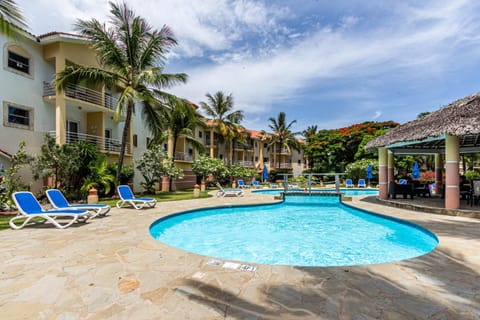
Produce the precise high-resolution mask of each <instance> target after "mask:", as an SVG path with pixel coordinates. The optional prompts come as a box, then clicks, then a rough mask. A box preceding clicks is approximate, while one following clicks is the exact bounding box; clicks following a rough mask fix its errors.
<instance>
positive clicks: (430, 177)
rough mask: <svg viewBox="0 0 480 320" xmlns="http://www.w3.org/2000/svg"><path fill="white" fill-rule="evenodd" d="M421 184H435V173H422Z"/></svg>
mask: <svg viewBox="0 0 480 320" xmlns="http://www.w3.org/2000/svg"><path fill="white" fill-rule="evenodd" d="M420 181H421V182H435V172H433V171H425V172H422V173H421V176H420Z"/></svg>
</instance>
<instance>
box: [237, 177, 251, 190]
mask: <svg viewBox="0 0 480 320" xmlns="http://www.w3.org/2000/svg"><path fill="white" fill-rule="evenodd" d="M237 184H238V187H239V188H250V185H249V184H245V182H244V181H243V180H242V179H238V180H237Z"/></svg>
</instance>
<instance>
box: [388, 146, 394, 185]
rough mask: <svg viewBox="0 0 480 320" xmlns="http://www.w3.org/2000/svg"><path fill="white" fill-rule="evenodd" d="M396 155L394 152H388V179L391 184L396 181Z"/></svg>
mask: <svg viewBox="0 0 480 320" xmlns="http://www.w3.org/2000/svg"><path fill="white" fill-rule="evenodd" d="M394 168H395V154H394V153H393V151H390V150H388V174H387V176H388V179H387V182H388V183H389V184H390V181H395V172H394Z"/></svg>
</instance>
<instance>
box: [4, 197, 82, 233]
mask: <svg viewBox="0 0 480 320" xmlns="http://www.w3.org/2000/svg"><path fill="white" fill-rule="evenodd" d="M12 198H13V201H14V202H15V205H16V206H17V208H18V215H17V216H15V217H13V218H12V219H10V222H9V224H10V227H11V228H12V229H16V230H18V229H22V228H23V227H24V226H26V225H27V224H28V223H29V222H30V221H31V220H32V219H34V218H41V219H42V221H41V222H42V223H43V222H46V221H48V222H50V223H52V224H53V225H54V226H55V227H57V228H59V229H65V228H67V227H69V226H71V225H72V224H73V223H75V222H76V221H77V220H80V221H82V222H86V221H87V220H88V218H90V214H89V213H88V211H87V210H61V209H52V210H44V209H43V208H42V206H41V205H40V203H39V202H38V200H37V198H35V196H34V195H33V194H32V193H31V192H29V191H19V192H15V193H14V194H13V195H12ZM57 218H70V220H69V221H68V222H67V223H63V224H61V223H59V222H58V221H57V220H56V219H57ZM18 219H25V221H24V222H23V223H22V224H20V225H16V224H15V221H16V220H18Z"/></svg>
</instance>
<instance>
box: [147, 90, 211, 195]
mask: <svg viewBox="0 0 480 320" xmlns="http://www.w3.org/2000/svg"><path fill="white" fill-rule="evenodd" d="M162 115H163V126H164V128H165V129H166V130H164V131H162V132H157V133H156V134H154V138H153V140H152V141H153V142H154V143H157V144H159V143H161V142H162V141H165V139H167V140H168V146H169V150H168V156H169V157H170V158H172V159H175V153H176V148H177V143H178V141H179V140H180V138H183V139H185V140H186V142H188V143H189V144H190V145H191V146H192V147H193V149H195V150H199V151H200V152H203V150H204V146H203V143H202V141H200V140H197V139H196V137H195V128H197V127H203V126H204V123H203V121H202V120H201V116H200V115H199V114H198V113H197V112H196V110H195V108H194V107H193V106H192V105H191V103H189V102H188V101H186V100H184V99H180V98H177V97H175V96H170V97H168V98H167V99H166V108H165V109H164V110H163V113H162ZM169 190H172V179H170V181H169Z"/></svg>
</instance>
